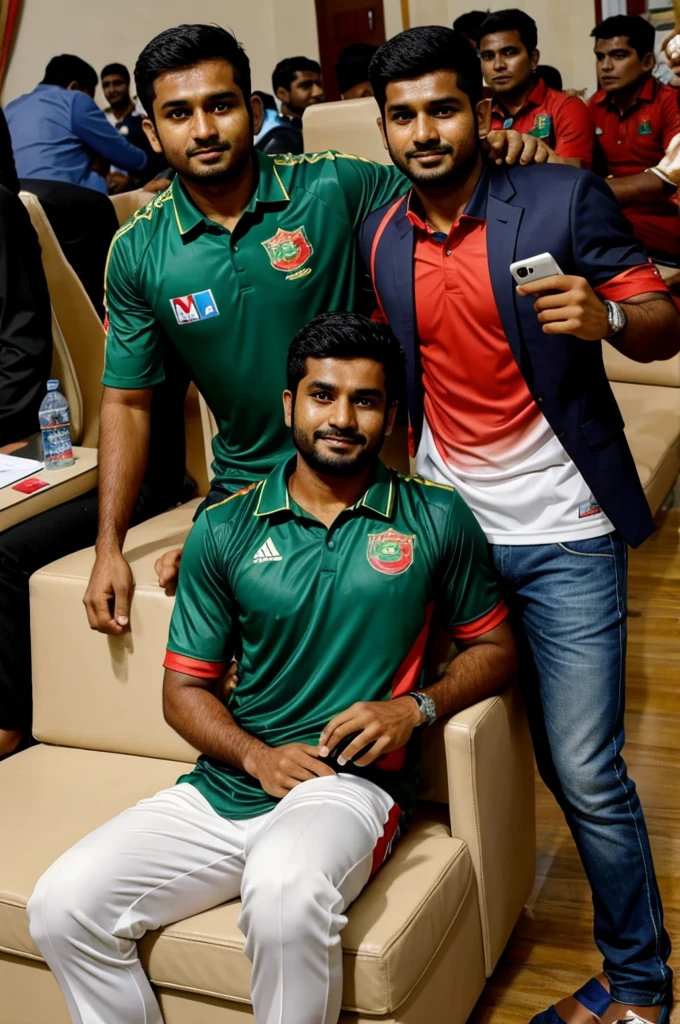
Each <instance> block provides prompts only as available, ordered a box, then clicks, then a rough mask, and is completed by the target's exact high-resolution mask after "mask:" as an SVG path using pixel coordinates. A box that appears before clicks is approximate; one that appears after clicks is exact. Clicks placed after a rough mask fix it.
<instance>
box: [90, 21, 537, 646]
mask: <svg viewBox="0 0 680 1024" xmlns="http://www.w3.org/2000/svg"><path fill="white" fill-rule="evenodd" d="M135 83H136V89H137V95H138V96H139V98H140V100H141V102H142V104H143V105H144V109H145V110H146V111H147V112H148V114H149V117H148V118H147V119H146V120H145V121H144V130H145V131H146V132H147V134H148V136H149V139H150V142H151V145H152V147H153V149H154V150H155V151H156V152H157V153H161V152H162V153H163V154H164V156H165V159H166V160H167V162H168V164H169V165H170V167H172V168H173V170H175V171H176V172H177V177H176V178H175V180H174V181H173V183H172V185H171V187H170V188H169V189H167V190H166V191H165V192H163V193H162V194H161V195H159V196H158V197H157V198H156V199H154V200H153V202H151V203H150V204H149V205H148V206H147V207H145V208H144V209H143V210H139V211H138V212H137V213H136V214H135V216H134V217H133V218H132V219H131V220H129V221H128V222H127V224H125V225H124V226H123V227H122V228H121V229H120V231H119V232H118V234H117V235H116V237H115V238H114V241H113V244H112V246H111V252H110V255H109V262H108V269H107V275H106V303H107V310H108V321H109V329H108V337H107V344H106V365H105V368H104V397H103V401H102V410H101V422H100V434H99V467H100V470H99V488H100V501H99V514H100V521H99V535H98V537H97V560H96V563H95V566H94V569H93V572H92V578H91V581H90V586H89V588H88V591H87V594H86V597H85V606H86V608H87V615H88V620H89V623H90V626H91V627H92V629H98V630H100V631H101V632H103V633H109V634H112V635H114V636H115V635H118V634H120V633H122V632H123V631H124V630H125V629H127V627H128V625H129V616H130V602H131V600H132V594H133V580H132V573H131V571H130V567H129V565H128V564H127V562H126V561H125V558H124V557H123V554H122V544H123V540H124V538H125V532H126V530H127V527H128V523H129V521H130V515H131V512H132V509H133V507H134V503H135V497H136V494H137V491H138V489H139V483H140V480H141V478H142V473H143V469H144V463H145V461H146V455H147V450H148V429H149V428H148V423H149V408H150V402H151V396H152V391H153V389H154V388H155V387H157V385H158V384H159V383H160V381H161V380H162V379H163V354H164V352H166V351H167V350H168V348H169V349H171V350H173V351H175V352H176V353H178V354H179V356H180V358H181V359H182V361H183V362H184V363H185V364H186V366H187V368H188V370H189V373H190V375H191V378H192V380H193V381H194V383H195V384H196V387H197V388H198V390H199V391H200V392H201V394H202V395H203V398H204V399H205V401H206V402H207V404H208V406H209V407H210V409H211V411H212V413H213V415H214V416H215V420H216V422H217V427H218V431H217V434H216V436H215V438H214V440H213V453H214V456H215V461H214V463H213V467H212V469H213V481H212V487H213V488H214V489H215V490H216V491H217V492H218V495H219V496H221V497H226V495H227V494H229V493H232V494H233V493H234V492H235V491H237V490H239V488H241V487H243V486H244V485H247V484H250V483H252V482H253V481H254V480H259V479H261V478H262V477H263V476H265V475H266V474H267V473H269V472H271V470H272V469H273V468H274V465H275V464H276V462H277V461H278V459H279V458H281V456H285V455H286V454H288V453H290V452H292V450H293V449H292V445H291V443H290V438H289V436H288V434H287V432H286V429H285V426H284V424H283V421H282V420H281V418H280V416H279V415H278V411H279V402H280V395H281V390H282V388H283V385H284V376H285V365H286V350H287V348H288V344H289V342H290V339H291V338H292V337H294V335H295V334H296V332H297V331H299V330H300V328H301V327H302V326H303V325H304V324H305V323H307V321H308V320H310V319H311V318H312V317H313V316H315V315H316V314H317V313H321V312H322V311H324V310H326V309H356V308H357V305H358V302H359V293H360V287H358V286H359V285H360V283H361V277H362V274H363V268H362V266H361V258H360V256H359V252H358V246H357V242H356V232H357V231H358V229H359V227H360V225H361V223H362V222H363V220H364V219H365V218H366V217H367V216H368V215H369V214H370V213H371V212H372V211H373V210H376V209H378V207H380V206H382V205H383V204H384V203H386V202H388V201H389V200H390V199H396V198H397V197H398V196H400V195H403V194H404V193H405V192H406V191H407V190H408V188H409V187H410V186H409V182H408V181H407V179H405V178H404V177H403V175H402V174H401V172H400V171H399V170H398V169H397V168H396V167H384V166H382V165H381V164H376V163H372V162H371V161H370V160H364V159H361V158H360V157H356V156H352V155H351V154H346V153H334V152H326V153H314V154H312V155H309V156H305V155H300V156H291V155H290V154H286V155H285V156H276V157H275V156H267V155H266V154H265V153H260V152H259V151H257V150H256V149H255V148H254V147H253V120H252V110H251V107H250V95H251V86H250V64H249V61H248V57H247V55H246V54H245V52H244V51H243V49H242V48H241V47H240V46H239V44H238V43H237V42H236V40H235V38H234V37H233V35H231V33H230V32H227V31H225V30H224V29H222V28H218V27H217V26H216V25H179V26H177V27H176V28H170V29H167V30H166V31H165V32H161V33H160V35H158V36H156V37H155V39H152V40H151V42H150V43H148V44H147V46H145V47H144V49H143V51H142V53H141V54H140V57H139V60H138V61H137V65H136V67H135ZM486 127H487V126H486V121H485V119H484V116H483V112H480V132H482V134H484V133H485V132H486ZM376 131H377V129H376ZM487 151H488V152H490V153H491V154H492V155H493V156H494V157H495V158H496V159H497V160H507V161H508V162H510V163H512V162H515V161H516V160H518V159H520V158H521V160H522V162H523V163H526V162H531V161H532V160H534V159H535V160H537V161H542V160H544V159H546V158H547V156H548V150H547V148H546V147H545V146H544V145H543V144H542V143H541V141H540V140H539V139H535V138H533V137H532V136H525V137H523V136H520V135H519V134H518V133H517V132H507V133H506V132H502V131H501V132H498V131H496V132H490V133H488V138H487Z"/></svg>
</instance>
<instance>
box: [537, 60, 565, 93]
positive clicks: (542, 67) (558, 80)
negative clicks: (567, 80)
mask: <svg viewBox="0 0 680 1024" xmlns="http://www.w3.org/2000/svg"><path fill="white" fill-rule="evenodd" d="M536 74H537V75H538V77H539V78H542V79H543V81H544V82H545V84H546V85H547V86H549V87H550V88H551V89H558V90H559V91H560V92H562V75H561V74H560V73H559V71H558V70H557V68H554V67H552V65H550V64H539V65H538V67H537V68H536Z"/></svg>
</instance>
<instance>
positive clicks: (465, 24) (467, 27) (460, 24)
mask: <svg viewBox="0 0 680 1024" xmlns="http://www.w3.org/2000/svg"><path fill="white" fill-rule="evenodd" d="M488 14H489V12H488V11H467V13H466V14H459V15H458V17H457V18H456V20H455V21H454V23H453V28H454V31H456V32H462V33H463V35H464V36H467V37H468V39H474V41H475V42H477V40H478V39H479V29H480V26H481V24H482V22H483V21H484V20H485V19H486V18H487V17H488Z"/></svg>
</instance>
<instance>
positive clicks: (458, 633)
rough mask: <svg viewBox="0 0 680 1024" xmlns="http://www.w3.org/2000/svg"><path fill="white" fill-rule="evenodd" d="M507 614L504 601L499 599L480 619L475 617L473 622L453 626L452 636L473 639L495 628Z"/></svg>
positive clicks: (458, 638) (459, 638)
mask: <svg viewBox="0 0 680 1024" xmlns="http://www.w3.org/2000/svg"><path fill="white" fill-rule="evenodd" d="M509 614H510V613H509V611H508V606H507V605H506V603H505V601H499V602H498V604H497V605H496V607H495V608H492V609H491V611H490V612H487V613H486V615H482V617H481V619H475V621H474V622H466V623H465V625H464V626H453V627H452V632H453V638H454V640H474V639H475V638H476V637H478V636H482V634H484V633H488V632H490V630H492V629H495V628H496V626H500V624H501V622H503V621H504V620H505V619H507V617H508V615H509Z"/></svg>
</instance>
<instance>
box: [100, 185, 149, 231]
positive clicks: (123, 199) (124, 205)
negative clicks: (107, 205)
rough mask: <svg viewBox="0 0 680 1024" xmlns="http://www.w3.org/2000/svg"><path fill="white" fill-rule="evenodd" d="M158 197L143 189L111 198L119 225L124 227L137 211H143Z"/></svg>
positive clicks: (136, 189)
mask: <svg viewBox="0 0 680 1024" xmlns="http://www.w3.org/2000/svg"><path fill="white" fill-rule="evenodd" d="M156 195H157V193H156V192H146V191H145V190H144V189H143V188H135V189H133V190H132V191H131V192H121V194H120V195H118V196H111V197H110V198H111V202H112V203H113V208H114V210H115V211H116V217H117V218H118V223H119V224H120V225H121V226H122V225H123V224H124V223H125V221H126V220H129V219H130V217H132V215H133V214H135V213H136V212H137V210H141V209H142V208H143V207H144V206H146V204H147V203H150V202H151V200H152V199H154V198H155V196H156Z"/></svg>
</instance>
